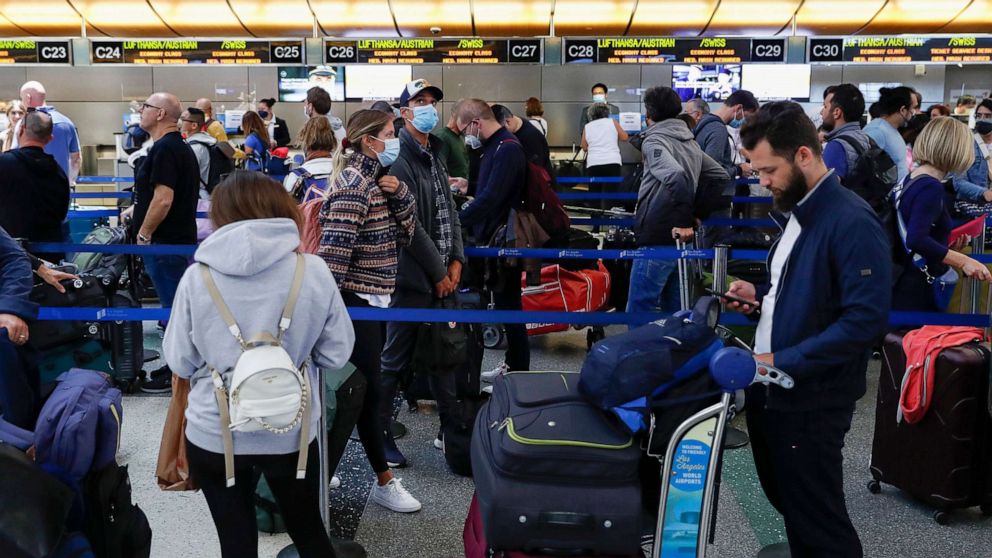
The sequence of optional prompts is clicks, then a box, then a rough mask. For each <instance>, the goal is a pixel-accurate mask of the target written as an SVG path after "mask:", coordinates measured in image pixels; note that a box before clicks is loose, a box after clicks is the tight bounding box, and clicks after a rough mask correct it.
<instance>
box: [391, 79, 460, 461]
mask: <svg viewBox="0 0 992 558" xmlns="http://www.w3.org/2000/svg"><path fill="white" fill-rule="evenodd" d="M443 95H444V94H443V93H442V92H441V90H440V89H438V88H437V87H434V86H433V85H431V84H430V83H429V82H428V81H427V80H425V79H418V80H414V81H411V82H410V83H408V84H407V85H406V87H404V88H403V92H402V94H401V95H400V114H401V115H402V117H403V120H404V121H405V122H406V124H405V127H404V128H403V129H402V130H400V155H399V158H398V159H397V160H396V162H395V163H393V166H391V167H390V168H389V174H390V175H391V176H395V177H396V178H398V179H399V180H400V181H401V182H403V183H405V184H406V185H407V187H408V188H410V190H411V191H412V192H413V197H414V199H415V200H416V202H417V213H416V214H417V226H416V228H415V229H414V233H413V239H412V240H411V241H410V244H409V245H407V246H404V247H403V248H402V249H401V250H400V259H399V267H398V268H397V272H396V290H395V291H393V296H392V297H391V300H390V303H389V306H390V308H430V307H431V306H433V305H434V302H435V301H436V300H438V299H443V298H446V297H447V296H449V295H451V294H452V293H453V292H455V290H456V289H457V288H458V283H459V282H460V281H461V276H462V265H463V264H464V263H465V252H464V250H463V249H462V226H461V222H460V221H459V218H458V211H457V210H456V208H455V203H454V200H453V199H452V196H451V190H450V188H449V187H448V173H447V171H446V170H445V168H444V163H443V162H441V159H440V158H439V157H438V156H437V154H438V152H439V151H440V149H441V144H442V142H441V140H440V139H438V138H436V137H434V136H432V135H431V134H430V132H431V130H433V129H434V127H435V126H437V123H438V115H437V108H436V106H437V103H438V102H440V101H441V99H442V97H443ZM417 330H418V324H416V323H411V322H389V323H387V324H386V344H385V347H384V348H383V350H382V392H381V398H380V400H379V404H380V405H379V412H380V416H381V418H382V425H383V426H384V427H385V428H387V430H388V428H389V425H390V424H391V422H392V419H393V400H394V399H395V397H396V389H397V387H398V385H399V378H400V375H401V373H402V372H403V371H404V369H406V368H407V367H408V366H409V365H410V359H411V357H412V356H413V348H414V344H415V343H416V339H417ZM429 383H430V385H431V391H432V392H433V395H434V397H435V398H436V400H437V403H438V414H439V415H440V418H441V423H442V425H443V424H445V423H446V422H447V420H448V410H449V409H450V408H451V405H453V404H454V400H455V377H454V374H453V373H451V374H431V375H430V377H429ZM435 445H436V446H438V447H441V441H440V439H438V440H436V441H435ZM386 461H387V463H389V466H390V467H403V466H405V465H406V458H405V457H403V454H402V453H400V451H399V449H398V448H397V447H396V443H395V442H394V441H393V438H392V436H386Z"/></svg>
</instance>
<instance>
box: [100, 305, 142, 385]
mask: <svg viewBox="0 0 992 558" xmlns="http://www.w3.org/2000/svg"><path fill="white" fill-rule="evenodd" d="M110 307H112V308H141V305H140V304H138V303H137V302H135V301H134V298H133V297H132V296H131V295H130V294H128V293H126V292H124V291H122V292H118V293H116V294H114V295H113V296H111V297H110ZM103 340H104V342H105V344H106V345H107V346H108V347H109V349H110V366H111V368H112V375H113V376H114V382H115V383H116V384H117V385H118V386H121V387H123V388H125V391H128V392H130V391H131V388H133V387H134V383H135V382H136V381H137V379H138V376H139V375H140V374H141V367H142V365H143V364H144V356H145V349H144V329H143V327H142V325H141V322H136V321H120V322H104V323H103Z"/></svg>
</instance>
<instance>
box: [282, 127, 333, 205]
mask: <svg viewBox="0 0 992 558" xmlns="http://www.w3.org/2000/svg"><path fill="white" fill-rule="evenodd" d="M296 143H297V145H298V146H299V147H300V149H302V150H303V157H304V162H303V164H302V165H300V166H299V167H297V168H295V169H293V170H292V171H290V172H289V174H287V175H286V178H285V179H284V180H283V183H282V184H283V187H285V188H286V191H287V192H289V193H291V194H292V195H293V197H294V198H295V199H296V200H298V201H299V202H301V203H303V202H308V201H310V200H312V199H314V198H316V197H317V196H320V195H323V194H324V193H325V192H327V185H328V179H329V177H330V176H331V172H332V171H333V170H334V154H335V153H337V152H338V140H337V138H336V137H335V136H334V130H333V129H331V123H330V122H329V121H328V120H327V119H326V118H311V119H310V120H307V122H306V124H304V125H303V129H302V130H300V137H299V138H297V139H296Z"/></svg>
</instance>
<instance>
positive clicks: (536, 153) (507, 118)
mask: <svg viewBox="0 0 992 558" xmlns="http://www.w3.org/2000/svg"><path fill="white" fill-rule="evenodd" d="M492 109H493V114H494V115H496V120H498V121H499V123H500V125H501V126H503V127H505V128H506V129H507V130H509V131H510V133H512V134H513V135H514V136H516V137H517V139H518V140H520V145H521V146H523V148H524V156H525V157H526V158H527V162H528V163H534V164H536V165H539V166H541V167H544V169H545V170H547V171H548V174H550V175H551V176H554V172H553V169H552V168H551V149H550V148H549V147H548V139H547V138H546V137H544V134H542V133H541V130H540V129H538V127H537V125H535V124H533V123H532V122H531V121H530V120H524V119H523V118H520V117H519V116H516V115H515V114H513V113H512V112H510V109H509V108H508V107H506V106H503V105H493V106H492Z"/></svg>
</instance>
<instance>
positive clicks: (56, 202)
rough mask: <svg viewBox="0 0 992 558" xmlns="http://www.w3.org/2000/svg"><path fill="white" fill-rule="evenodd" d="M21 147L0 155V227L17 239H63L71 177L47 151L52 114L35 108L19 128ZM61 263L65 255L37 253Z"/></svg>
mask: <svg viewBox="0 0 992 558" xmlns="http://www.w3.org/2000/svg"><path fill="white" fill-rule="evenodd" d="M18 132H19V134H20V137H18V145H20V147H19V148H17V149H14V150H12V151H8V152H7V153H4V154H3V155H0V227H3V228H4V229H6V230H7V233H8V234H10V235H11V236H12V237H14V238H24V239H27V240H29V241H31V242H62V240H63V238H64V237H63V234H62V222H63V221H65V217H66V214H67V212H68V211H69V179H68V178H66V175H65V173H64V172H62V168H61V167H59V164H58V162H56V160H55V158H54V157H52V156H51V155H49V154H48V153H45V151H44V149H45V145H47V144H48V142H50V141H51V139H52V117H51V116H49V115H47V114H45V113H44V112H40V111H31V112H29V113H28V114H27V116H25V117H24V122H23V123H22V125H21V126H20V128H18ZM37 255H38V257H40V258H42V259H45V260H49V261H52V262H56V263H58V262H59V261H60V260H61V259H62V257H63V254H57V253H56V254H37Z"/></svg>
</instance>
